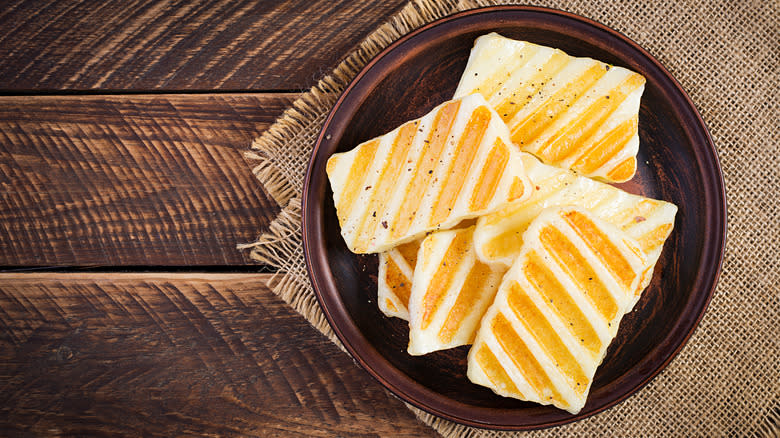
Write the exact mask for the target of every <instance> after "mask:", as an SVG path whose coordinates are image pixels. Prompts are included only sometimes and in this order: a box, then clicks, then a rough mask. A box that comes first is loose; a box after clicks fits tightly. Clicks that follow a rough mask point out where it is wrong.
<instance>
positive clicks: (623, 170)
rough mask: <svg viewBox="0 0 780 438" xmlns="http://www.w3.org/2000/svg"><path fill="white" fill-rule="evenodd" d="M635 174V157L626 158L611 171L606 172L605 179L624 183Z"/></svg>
mask: <svg viewBox="0 0 780 438" xmlns="http://www.w3.org/2000/svg"><path fill="white" fill-rule="evenodd" d="M635 173H636V157H628V158H626V159H625V160H623V161H622V162H621V163H620V164H618V165H617V166H615V167H614V168H613V169H612V170H610V171H609V172H607V178H609V179H611V180H612V181H615V182H625V181H628V180H630V179H631V177H633V176H634V174H635Z"/></svg>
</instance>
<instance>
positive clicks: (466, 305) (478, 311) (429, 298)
mask: <svg viewBox="0 0 780 438" xmlns="http://www.w3.org/2000/svg"><path fill="white" fill-rule="evenodd" d="M473 234H474V227H473V226H471V227H468V228H464V229H458V230H450V231H439V232H436V233H432V234H430V235H429V236H428V237H426V238H425V240H423V241H422V244H421V245H420V251H419V252H418V253H417V264H416V267H415V269H414V277H413V281H412V291H411V296H410V298H409V348H408V352H409V354H411V355H414V356H417V355H421V354H427V353H430V352H432V351H437V350H444V349H448V348H453V347H458V346H460V345H467V344H470V343H471V342H472V341H473V340H474V335H475V334H476V332H477V326H478V325H479V320H480V319H481V318H482V315H483V314H484V313H485V310H487V308H488V306H489V305H490V303H492V302H493V298H494V297H495V295H496V291H497V290H498V286H499V284H500V283H501V277H503V275H504V273H505V272H506V270H507V269H506V267H504V266H502V265H500V264H499V265H495V264H494V265H486V264H484V263H482V262H480V261H479V260H478V259H477V255H476V253H475V252H474V243H473V238H472V235H473Z"/></svg>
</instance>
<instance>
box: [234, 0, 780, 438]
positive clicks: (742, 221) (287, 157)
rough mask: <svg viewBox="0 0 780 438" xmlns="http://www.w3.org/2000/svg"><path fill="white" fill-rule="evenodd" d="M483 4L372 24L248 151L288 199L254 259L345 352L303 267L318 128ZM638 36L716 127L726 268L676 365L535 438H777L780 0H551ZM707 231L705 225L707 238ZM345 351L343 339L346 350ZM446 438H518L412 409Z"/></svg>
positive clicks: (438, 5)
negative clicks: (358, 87)
mask: <svg viewBox="0 0 780 438" xmlns="http://www.w3.org/2000/svg"><path fill="white" fill-rule="evenodd" d="M496 3H497V2H494V1H484V0H462V1H461V2H455V1H452V0H449V1H448V0H417V1H414V2H412V3H410V4H409V5H407V6H406V7H405V8H404V9H402V10H401V11H400V12H399V13H398V14H397V15H396V16H394V17H392V18H391V20H389V21H388V22H387V23H386V24H384V25H383V26H381V27H380V28H379V29H377V30H376V31H375V32H373V33H372V34H371V35H370V36H369V37H368V38H367V39H366V40H365V41H364V42H363V43H362V44H361V45H360V47H359V48H358V49H357V50H356V51H355V52H353V53H351V54H345V59H344V61H343V62H342V63H341V65H339V66H338V67H337V68H336V69H335V70H334V71H333V72H332V73H331V74H330V75H329V76H327V77H325V78H324V79H322V80H321V81H320V82H319V83H318V84H317V85H316V86H315V87H314V88H312V90H310V91H309V92H308V93H307V94H305V95H304V96H302V97H301V98H300V99H299V100H298V101H297V102H295V103H294V105H293V107H292V108H290V109H289V110H288V111H287V112H285V114H284V115H283V116H282V117H281V118H280V119H279V120H278V121H277V122H276V123H275V124H274V125H273V126H272V127H271V128H270V129H269V130H268V131H267V132H265V133H264V134H263V135H262V136H261V137H260V138H258V139H256V140H255V142H254V143H253V145H252V152H250V153H249V154H248V155H249V157H250V159H251V161H252V162H253V165H254V172H255V174H256V175H257V177H258V178H259V179H260V180H261V182H262V183H263V184H264V186H265V188H266V189H267V190H268V191H269V193H270V194H271V195H272V196H273V197H274V199H275V200H276V201H277V202H278V203H279V205H280V206H281V207H282V210H281V212H280V213H279V216H278V217H277V218H276V220H275V221H274V222H273V223H272V225H271V227H270V229H268V230H266V231H265V232H264V233H263V234H262V235H261V237H260V238H259V240H258V241H257V242H255V243H252V244H248V245H243V246H242V247H243V248H246V249H249V250H250V251H251V252H250V254H251V256H252V257H253V258H254V259H255V260H257V261H259V262H262V263H266V264H270V265H272V266H275V267H277V268H278V269H279V274H278V275H276V276H275V277H274V280H273V285H272V286H273V289H274V291H275V292H276V293H277V294H278V295H279V296H280V297H282V298H283V299H284V300H285V301H286V302H288V303H289V304H290V305H291V306H292V307H293V308H295V310H297V311H298V312H300V313H301V314H302V315H303V316H304V317H305V318H306V319H307V320H308V321H309V322H311V323H312V325H313V326H314V327H316V328H317V329H318V330H320V331H321V332H322V333H323V334H325V335H326V336H328V337H329V338H330V339H331V340H332V341H333V342H334V343H336V344H337V345H339V347H342V346H341V344H340V343H339V342H338V340H337V339H336V337H335V336H334V334H333V331H332V330H331V328H330V327H329V325H328V323H327V321H326V320H325V318H324V316H323V313H322V311H321V309H320V308H319V305H318V304H317V301H316V299H315V297H314V293H313V291H312V288H311V285H310V283H309V279H308V277H307V274H306V270H305V266H304V259H303V252H302V245H301V221H300V194H301V190H302V186H303V178H304V174H305V170H306V165H307V163H308V161H309V157H310V154H311V150H312V146H313V145H314V142H315V138H316V136H317V133H318V131H319V129H320V127H321V125H322V123H323V121H324V120H325V117H326V115H327V113H328V111H329V110H330V109H331V107H332V105H333V104H334V103H335V101H336V99H337V98H338V96H339V93H340V92H341V91H342V90H343V89H344V87H345V86H346V85H347V84H348V83H349V81H350V80H351V79H352V78H353V77H354V76H355V75H356V74H357V72H358V71H359V70H360V68H361V67H362V66H364V65H365V64H366V63H367V62H368V61H369V60H370V59H371V58H372V57H373V56H374V55H375V54H377V53H378V52H379V51H380V50H381V49H382V48H384V47H386V46H387V45H388V44H390V43H391V42H392V41H394V40H396V39H398V38H399V37H400V36H402V35H404V34H406V33H408V32H410V31H412V30H414V29H415V28H418V27H420V26H421V25H423V24H425V23H428V22H430V21H433V20H435V19H438V18H441V17H443V16H446V15H448V14H452V13H454V12H456V11H459V10H465V9H470V8H474V7H479V6H485V5H492V4H496ZM537 5H539V6H548V7H552V8H556V9H562V10H566V11H569V12H573V13H575V14H579V15H582V16H585V17H588V18H591V19H594V20H596V21H598V22H601V23H603V24H605V25H607V26H610V27H612V28H613V29H616V30H617V31H619V32H621V33H623V34H624V35H626V36H628V37H629V38H631V39H632V40H634V41H636V42H637V43H639V44H640V45H641V46H642V47H644V48H645V49H647V50H648V51H649V52H650V53H651V54H653V55H654V56H655V57H656V58H657V59H658V60H660V61H661V63H663V64H664V65H665V66H666V67H667V68H668V69H669V70H670V71H671V73H672V74H673V75H674V77H675V78H676V79H677V80H678V81H679V82H680V83H681V84H682V86H683V88H684V89H685V90H686V91H687V92H688V94H689V95H690V97H691V98H692V100H693V102H694V103H695V104H696V106H697V108H698V109H699V111H700V113H701V114H702V116H703V118H704V120H705V121H706V123H707V125H708V127H709V129H710V133H711V135H712V138H713V140H714V142H715V144H716V146H717V148H718V153H719V155H720V162H721V165H722V168H723V173H724V177H725V181H726V191H727V201H728V215H729V223H728V236H727V242H728V243H727V248H726V254H725V259H724V263H723V271H722V274H721V278H720V282H719V284H718V288H717V290H716V292H715V295H714V297H713V299H712V302H711V304H710V306H709V308H708V310H707V312H706V314H705V316H704V318H703V320H702V321H701V324H700V325H699V327H698V329H697V330H696V332H695V333H694V335H693V336H692V337H691V338H690V340H689V342H688V343H687V345H686V346H685V347H684V348H683V349H682V351H681V352H680V353H679V355H678V356H677V357H676V358H675V359H674V360H673V361H672V362H671V363H670V365H669V366H668V367H667V368H666V369H665V370H664V371H663V372H662V373H661V374H660V375H658V376H657V377H656V378H655V379H654V380H653V381H652V382H651V383H650V384H648V385H647V386H645V387H644V388H642V389H641V390H640V391H638V392H637V393H636V394H634V395H633V396H631V397H630V398H629V399H627V400H626V401H624V402H622V403H620V404H618V405H617V406H615V407H613V408H611V409H608V410H606V411H604V412H602V413H600V414H598V415H595V416H592V417H589V418H587V419H585V420H582V421H579V422H575V423H572V424H568V425H564V426H560V427H556V428H551V429H545V430H539V431H532V432H527V434H528V435H530V436H602V435H615V436H780V426H778V425H780V288H779V287H778V284H780V274H779V272H780V237H779V236H780V219H778V218H780V165H778V160H780V147H779V146H778V144H779V143H780V122H779V121H780V103H779V102H780V13H779V10H780V6H779V4H778V3H777V1H774V0H773V1H765V0H757V1H756V0H754V1H744V2H737V1H733V0H718V1H709V2H708V1H679V0H659V1H655V2H645V1H640V0H636V1H633V0H618V1H616V0H571V1H556V0H550V1H544V2H539V3H537ZM707 231H708V230H701V232H703V233H705V232H707ZM342 348H343V347H342ZM409 409H412V410H413V411H414V412H415V414H416V415H417V416H418V417H419V418H420V419H421V420H422V421H424V422H425V423H427V424H428V425H430V426H431V427H433V428H434V429H436V430H437V431H438V432H440V433H441V434H442V435H444V436H448V437H450V436H451V437H466V436H468V437H496V436H499V435H505V434H507V435H508V434H510V433H508V432H494V431H487V430H481V429H473V428H468V427H464V426H461V425H458V424H455V423H452V422H449V421H446V420H443V419H440V418H437V417H434V416H432V415H429V414H427V413H425V412H422V411H420V410H418V409H415V408H413V407H411V406H410V407H409Z"/></svg>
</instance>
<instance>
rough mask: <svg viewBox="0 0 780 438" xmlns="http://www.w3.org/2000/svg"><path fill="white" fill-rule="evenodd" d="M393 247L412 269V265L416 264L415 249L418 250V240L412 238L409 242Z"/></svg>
mask: <svg viewBox="0 0 780 438" xmlns="http://www.w3.org/2000/svg"><path fill="white" fill-rule="evenodd" d="M394 249H396V250H398V253H399V254H401V257H402V258H403V259H404V260H406V263H408V264H409V267H410V268H412V271H414V267H415V266H416V265H417V251H419V250H420V241H419V240H413V241H411V242H409V243H404V244H402V245H398V246H396V247H395V248H394Z"/></svg>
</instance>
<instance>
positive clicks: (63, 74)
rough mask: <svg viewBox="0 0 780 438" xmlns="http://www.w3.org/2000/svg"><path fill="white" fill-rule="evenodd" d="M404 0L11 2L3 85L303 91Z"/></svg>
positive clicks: (5, 13) (0, 62)
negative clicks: (361, 0) (365, 0)
mask: <svg viewBox="0 0 780 438" xmlns="http://www.w3.org/2000/svg"><path fill="white" fill-rule="evenodd" d="M405 3H406V0H382V1H375V2H359V1H349V0H340V1H331V0H316V1H309V0H285V1H269V0H239V1H231V2H228V1H219V0H195V1H181V0H130V1H120V0H108V1H100V0H80V1H79V0H74V1H67V2H62V1H56V0H34V1H30V0H12V1H6V2H4V3H3V8H2V10H1V11H0V23H3V24H2V25H0V89H4V90H6V91H9V90H65V89H67V90H90V89H101V90H153V89H154V90H158V89H159V90H214V89H221V90H231V89H232V90H259V91H266V90H278V89H284V90H298V89H307V88H309V87H310V86H311V85H313V83H314V81H315V80H317V79H319V77H320V76H322V75H324V74H325V73H326V72H328V71H330V70H331V69H332V68H333V67H335V66H336V64H337V63H338V62H339V61H340V60H341V58H342V57H343V56H344V55H346V54H348V53H349V52H350V51H351V50H352V48H353V47H354V46H355V45H356V44H357V43H359V42H360V41H361V40H362V39H363V38H365V37H366V36H367V35H368V34H369V33H370V32H371V31H373V30H374V29H375V28H376V27H377V26H379V25H380V24H381V23H382V22H384V21H385V20H386V19H387V18H388V17H389V16H390V15H392V13H394V12H395V11H396V10H398V9H400V7H401V6H402V5H403V4H405Z"/></svg>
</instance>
